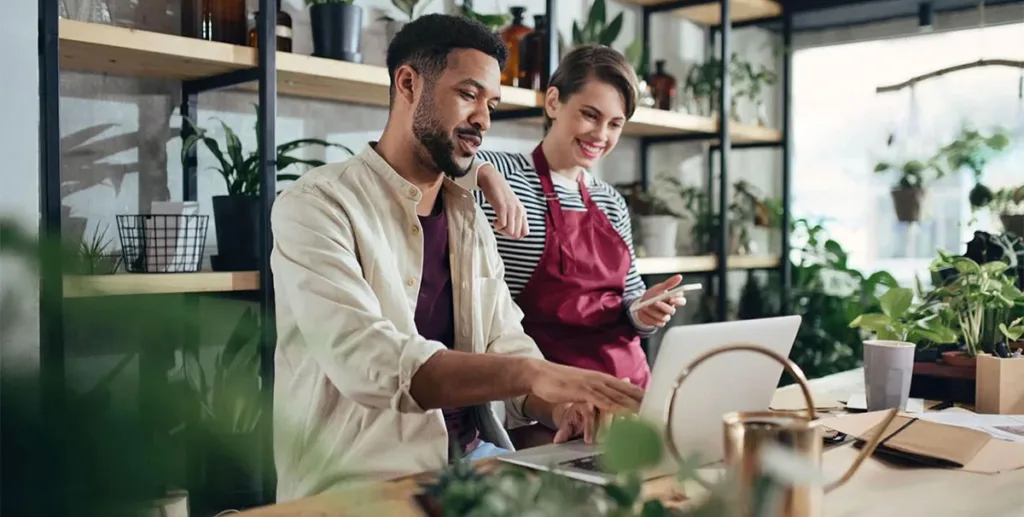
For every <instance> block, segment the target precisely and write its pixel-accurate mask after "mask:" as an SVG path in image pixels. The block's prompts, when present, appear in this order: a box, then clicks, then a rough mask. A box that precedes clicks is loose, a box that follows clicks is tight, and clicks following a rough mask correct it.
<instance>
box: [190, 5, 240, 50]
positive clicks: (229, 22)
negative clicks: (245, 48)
mask: <svg viewBox="0 0 1024 517" xmlns="http://www.w3.org/2000/svg"><path fill="white" fill-rule="evenodd" d="M186 4H192V5H188V6H187V8H186V9H185V12H183V13H182V14H183V16H185V17H186V18H189V19H190V22H189V23H188V24H187V25H185V27H184V28H185V29H187V30H185V31H184V32H185V35H186V36H190V37H194V38H199V39H205V40H209V41H219V42H222V43H230V44H232V45H245V44H246V33H247V29H248V23H247V20H246V13H245V0H191V1H188V0H186Z"/></svg>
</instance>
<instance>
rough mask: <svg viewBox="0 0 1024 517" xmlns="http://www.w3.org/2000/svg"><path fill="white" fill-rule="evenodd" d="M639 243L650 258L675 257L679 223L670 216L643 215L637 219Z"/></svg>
mask: <svg viewBox="0 0 1024 517" xmlns="http://www.w3.org/2000/svg"><path fill="white" fill-rule="evenodd" d="M637 219H638V222H639V224H640V242H641V243H643V246H644V249H646V250H647V255H648V256H650V257H674V256H676V237H677V234H678V232H679V221H678V220H677V219H676V218H675V217H673V216H671V215H645V216H640V217H638V218H637Z"/></svg>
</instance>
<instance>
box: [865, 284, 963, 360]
mask: <svg viewBox="0 0 1024 517" xmlns="http://www.w3.org/2000/svg"><path fill="white" fill-rule="evenodd" d="M878 302H879V307H880V309H881V312H869V313H864V314H861V315H859V316H857V317H856V318H854V319H853V321H851V322H850V327H851V328H860V329H863V330H866V331H869V332H873V333H874V334H875V336H876V337H877V339H881V340H886V341H901V342H904V343H911V344H913V345H915V347H916V346H917V345H919V344H926V343H936V344H942V343H953V342H955V341H956V338H957V335H956V332H954V331H953V330H952V329H951V328H949V327H948V326H947V325H945V324H944V322H943V317H942V313H941V311H931V310H917V309H915V308H914V306H913V302H914V292H913V291H912V290H910V289H908V288H906V287H892V288H890V289H889V290H888V291H886V293H885V294H883V295H882V296H880V297H879V298H878Z"/></svg>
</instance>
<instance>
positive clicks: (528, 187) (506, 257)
mask: <svg viewBox="0 0 1024 517" xmlns="http://www.w3.org/2000/svg"><path fill="white" fill-rule="evenodd" d="M477 158H478V159H479V160H481V161H485V162H487V163H490V164H491V165H492V166H493V167H494V168H495V169H496V170H497V171H498V172H499V173H500V174H501V175H502V176H504V178H505V181H507V182H508V184H509V188H511V189H512V192H514V193H515V195H516V197H518V198H519V201H520V202H521V203H522V204H523V206H524V207H525V209H526V219H527V224H528V226H529V230H530V232H529V234H528V235H527V236H526V237H524V238H522V239H519V240H516V239H512V238H509V237H506V236H504V235H501V234H498V233H495V238H496V240H497V243H498V253H499V254H500V255H501V258H502V260H503V261H504V263H505V282H506V283H507V284H508V288H509V290H510V291H511V292H512V297H513V298H516V297H518V296H519V293H521V292H522V291H523V288H525V287H526V282H527V281H529V280H530V277H531V276H533V272H534V270H535V269H536V268H537V265H538V264H540V259H541V256H542V255H543V253H544V241H545V238H546V237H547V224H546V222H545V216H546V214H547V209H548V207H547V203H546V202H545V200H544V189H543V187H542V186H541V183H540V177H539V176H538V175H537V171H536V170H535V169H534V167H533V157H532V156H531V155H529V154H521V153H506V152H495V151H477ZM583 174H584V182H585V183H586V186H587V192H588V193H589V194H590V197H591V199H592V200H593V201H594V204H595V205H597V207H598V209H600V210H601V211H602V212H603V213H604V214H605V216H606V217H607V218H608V220H609V221H610V222H611V224H612V226H613V227H614V228H615V231H616V232H618V234H619V236H620V237H622V240H623V242H625V243H626V246H627V247H628V248H629V256H630V259H631V260H630V262H631V263H630V266H629V272H628V273H627V275H626V283H625V292H624V294H623V297H622V304H623V310H625V311H626V312H627V314H629V315H630V321H631V322H633V326H634V327H636V328H637V329H638V330H640V331H641V332H642V333H644V334H646V333H649V332H653V331H654V329H650V328H646V327H644V326H643V325H642V324H640V323H639V322H637V321H636V320H635V319H634V318H633V315H632V313H630V311H629V310H628V307H629V305H630V304H631V303H633V302H634V301H636V300H637V299H639V298H640V297H641V296H642V295H643V294H644V291H646V290H647V286H646V285H645V284H644V281H643V279H642V278H641V277H640V273H639V272H638V271H637V269H636V253H635V252H634V251H633V230H632V227H631V222H630V218H629V209H628V207H627V206H626V201H625V199H623V198H622V195H621V194H619V192H618V191H616V190H615V188H614V187H612V186H611V185H610V184H608V183H607V182H605V181H602V180H601V179H599V178H597V177H595V176H594V175H592V174H590V173H589V172H584V173H583ZM551 179H552V183H553V184H554V187H555V193H556V194H557V195H558V201H559V203H560V204H561V205H562V209H563V210H575V211H586V205H584V203H583V196H582V195H580V191H579V184H578V183H577V182H575V181H572V180H569V179H568V178H565V177H563V176H560V175H558V174H552V175H551ZM473 195H474V196H475V198H476V201H477V203H478V204H479V205H480V207H481V208H482V209H483V212H484V215H486V216H487V220H488V221H490V222H492V223H493V222H494V220H495V218H496V217H497V214H496V213H495V212H494V208H492V207H491V205H490V203H488V202H487V200H486V199H484V196H483V193H482V192H481V191H480V190H479V189H477V190H474V191H473Z"/></svg>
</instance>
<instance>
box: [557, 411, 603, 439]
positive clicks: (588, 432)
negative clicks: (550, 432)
mask: <svg viewBox="0 0 1024 517" xmlns="http://www.w3.org/2000/svg"><path fill="white" fill-rule="evenodd" d="M552 419H553V420H554V424H555V428H556V429H557V430H558V432H556V433H555V440H554V443H563V442H566V441H568V440H571V439H573V438H576V437H577V436H579V435H580V434H582V435H583V443H586V444H591V443H594V434H595V433H596V431H597V424H598V418H597V410H596V409H594V405H593V404H586V403H575V404H559V405H557V406H555V408H554V411H552Z"/></svg>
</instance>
